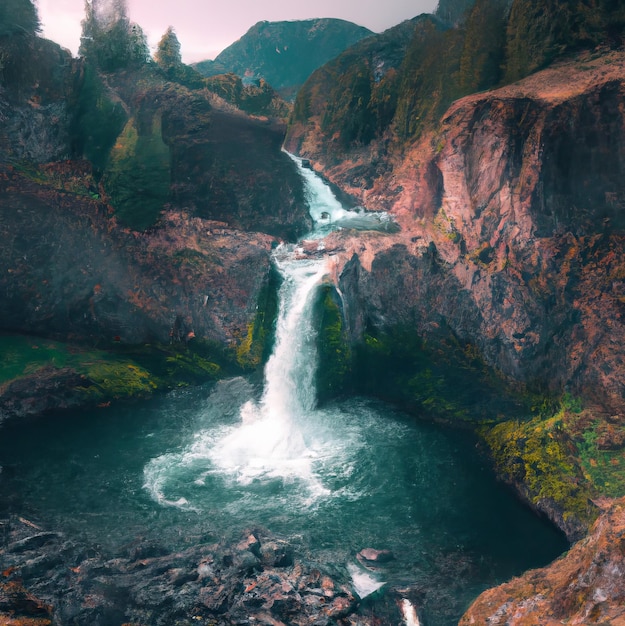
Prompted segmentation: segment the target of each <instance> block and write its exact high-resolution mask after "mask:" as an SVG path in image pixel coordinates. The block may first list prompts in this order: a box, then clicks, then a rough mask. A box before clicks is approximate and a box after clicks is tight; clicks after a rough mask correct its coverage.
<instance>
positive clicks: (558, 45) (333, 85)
mask: <svg viewBox="0 0 625 626" xmlns="http://www.w3.org/2000/svg"><path fill="white" fill-rule="evenodd" d="M402 28H405V27H404V26H402ZM410 30H411V32H410V35H411V37H410V40H409V41H408V42H404V41H403V39H402V38H403V30H402V29H400V27H399V26H398V27H395V28H393V29H389V31H387V32H386V33H382V34H381V35H376V36H374V37H370V38H368V39H365V40H363V41H361V42H359V43H357V44H356V45H354V46H353V47H352V48H351V49H349V50H347V51H346V52H344V53H343V54H342V55H340V56H339V57H337V58H336V59H334V60H333V61H331V62H330V63H328V64H327V65H326V66H324V67H322V68H320V69H319V70H317V71H316V72H315V73H314V74H313V75H312V76H311V77H310V79H309V80H308V81H307V82H306V83H305V84H304V86H303V87H302V89H301V90H300V92H299V94H298V96H297V99H296V101H295V106H294V112H293V115H292V117H291V127H294V126H297V125H299V126H300V127H301V128H300V129H299V132H302V130H303V128H305V127H306V125H307V122H308V119H309V118H310V117H313V118H317V119H318V121H319V125H320V127H321V131H322V133H323V135H324V143H325V150H326V151H327V153H330V154H332V155H333V156H335V157H336V158H340V156H341V155H342V154H345V153H346V152H349V150H351V149H353V148H359V147H361V146H362V145H367V144H368V143H370V142H371V141H374V140H386V139H389V138H390V139H392V140H394V145H396V146H398V147H401V146H402V145H403V144H404V143H406V142H409V141H412V140H414V139H416V138H418V137H420V136H421V135H422V134H423V133H424V132H426V131H428V130H432V129H433V128H435V127H436V124H437V123H438V122H439V120H440V119H441V116H442V115H443V114H444V112H445V111H446V110H447V109H448V107H449V106H450V104H451V103H452V102H453V101H454V100H456V99H458V98H460V97H462V96H465V95H468V94H471V93H474V92H476V91H482V90H486V89H491V88H493V87H499V86H502V85H504V84H508V83H510V82H514V81H516V80H519V79H521V78H523V77H525V76H527V75H528V74H530V73H532V72H534V71H536V70H538V69H542V68H543V67H545V66H546V65H548V64H549V63H551V62H552V61H554V60H556V59H558V58H562V57H563V56H565V55H567V54H570V53H572V52H577V51H580V50H582V49H592V48H595V47H596V46H599V45H604V46H605V45H610V46H615V47H616V46H619V45H621V44H622V42H623V36H624V33H625V7H624V6H623V3H619V2H615V1H614V0H575V1H573V0H571V1H567V2H562V1H560V0H548V1H547V2H537V1H536V0H513V1H512V2H510V1H509V0H448V1H447V2H441V3H440V4H439V8H438V10H437V12H436V15H435V16H421V17H419V18H416V19H415V20H413V22H412V24H411V29H410ZM393 40H394V41H393ZM314 132H318V131H317V130H316V128H315V131H314Z"/></svg>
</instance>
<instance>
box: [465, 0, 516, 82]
mask: <svg viewBox="0 0 625 626" xmlns="http://www.w3.org/2000/svg"><path fill="white" fill-rule="evenodd" d="M506 5H507V0H477V1H476V3H475V5H474V6H473V9H472V10H471V13H470V14H469V17H468V19H467V23H466V28H465V37H464V46H463V50H462V57H461V58H460V89H461V91H462V92H463V93H467V94H468V93H473V92H475V91H482V90H484V89H489V88H490V87H494V86H495V85H497V84H498V83H499V81H500V79H501V66H502V64H503V61H504V56H505V49H506V12H507V6H506Z"/></svg>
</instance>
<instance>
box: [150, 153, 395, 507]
mask: <svg viewBox="0 0 625 626" xmlns="http://www.w3.org/2000/svg"><path fill="white" fill-rule="evenodd" d="M289 156H291V158H292V159H293V160H294V161H295V162H296V163H297V164H298V165H299V167H300V173H301V175H302V178H303V180H304V184H305V191H306V194H307V200H308V204H309V210H310V215H311V217H312V218H313V222H314V228H313V231H312V232H311V233H309V234H308V235H307V236H306V238H305V239H307V240H309V241H310V240H319V244H318V249H319V250H323V242H322V241H321V238H322V237H324V236H325V235H327V234H328V233H329V232H331V231H332V230H335V229H337V228H340V227H341V226H345V225H351V224H352V223H353V225H354V227H356V228H359V227H360V228H362V227H363V224H365V225H366V226H368V227H371V228H376V227H377V226H379V225H380V223H382V222H381V219H380V216H379V215H367V214H365V213H362V212H357V211H347V210H345V209H344V208H343V206H342V205H341V203H340V202H339V201H338V200H337V199H336V197H335V196H334V194H333V193H332V191H331V189H330V188H329V186H328V185H327V184H326V183H324V182H323V181H322V180H321V179H320V178H319V177H318V176H317V175H316V174H315V173H314V172H313V171H312V170H309V169H306V168H303V167H302V166H301V161H300V160H299V159H297V158H296V157H294V156H292V155H289ZM384 218H385V216H382V221H383V220H384ZM274 261H275V264H276V267H277V268H278V270H279V271H280V273H281V275H282V278H283V284H282V286H281V289H280V293H279V301H280V306H279V313H278V320H277V325H276V340H275V346H274V350H273V354H272V355H271V357H270V358H269V360H268V362H267V364H266V367H265V385H264V392H263V395H262V397H261V399H260V400H259V401H255V400H248V401H246V402H244V403H243V404H242V406H241V409H240V422H239V424H237V425H236V426H235V427H229V428H226V429H221V430H215V429H214V428H213V429H207V430H203V431H200V432H199V433H196V434H195V440H194V442H193V443H192V444H191V445H190V446H189V447H188V448H187V449H186V450H185V451H183V452H182V453H173V454H166V455H163V456H161V457H158V458H157V459H153V461H152V462H151V463H150V464H148V466H147V467H146V468H145V478H146V481H145V486H146V488H147V489H148V490H149V491H150V493H151V494H152V496H153V497H154V498H155V499H156V500H158V501H159V502H160V503H162V504H165V505H169V506H177V507H180V508H194V504H193V503H191V502H189V501H188V500H187V498H185V497H167V496H166V495H165V491H166V487H167V485H168V484H170V483H171V482H172V476H173V475H175V474H178V475H179V474H180V473H181V472H182V471H183V470H185V469H186V470H189V472H193V471H194V472H196V476H197V473H198V470H199V469H200V468H202V466H204V469H203V470H202V471H200V472H199V477H196V478H194V479H193V482H194V483H195V484H197V485H202V484H203V481H204V480H205V478H207V477H208V476H209V475H210V474H217V475H220V476H222V477H224V478H227V479H230V480H234V481H235V482H236V483H237V484H239V485H250V484H252V483H255V482H258V481H261V482H263V481H272V480H276V479H278V480H282V481H283V482H284V483H290V484H292V483H294V482H298V483H300V484H301V486H302V487H303V489H304V491H305V493H302V496H303V503H305V504H306V505H307V506H309V505H310V504H311V503H312V502H314V501H315V500H316V499H317V498H319V497H322V496H325V495H328V494H329V493H330V492H329V490H328V489H326V488H325V487H324V486H323V484H322V482H321V480H320V479H319V478H318V476H317V474H316V472H315V464H317V466H318V465H320V464H323V463H324V462H327V461H328V460H329V459H330V457H333V456H334V455H335V454H337V452H338V450H339V449H340V448H341V446H340V444H339V445H337V443H336V442H335V441H333V440H331V439H328V437H324V434H323V433H322V429H320V428H319V427H318V426H316V425H315V420H314V416H313V414H314V405H315V395H316V390H315V384H314V383H315V381H314V378H315V369H316V365H317V355H316V347H315V332H316V331H315V329H314V328H313V320H312V307H313V303H314V293H315V290H316V288H317V286H318V285H319V284H320V283H321V282H322V280H323V277H324V275H325V274H326V272H327V264H328V257H327V256H325V255H319V256H317V255H316V256H315V257H314V258H311V257H306V256H305V255H302V254H301V250H299V249H298V246H297V245H293V244H282V245H280V246H279V247H278V248H277V249H276V250H275V252H274ZM345 465H346V466H348V464H345ZM345 471H348V469H345ZM178 480H179V476H178Z"/></svg>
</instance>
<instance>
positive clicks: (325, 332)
mask: <svg viewBox="0 0 625 626" xmlns="http://www.w3.org/2000/svg"><path fill="white" fill-rule="evenodd" d="M316 298H317V300H316V303H315V307H314V312H315V313H314V315H315V321H316V324H317V327H318V329H319V330H318V334H317V353H318V365H317V372H316V388H317V398H318V400H319V401H320V402H324V401H325V400H328V399H330V398H333V397H336V396H338V395H340V394H341V393H344V392H345V391H346V389H347V387H348V385H349V382H350V381H349V377H350V374H351V356H352V355H351V349H350V346H349V343H348V337H347V333H346V331H345V325H344V320H343V311H342V308H341V303H340V299H339V296H338V294H337V292H336V289H335V288H334V287H333V286H332V285H323V286H322V287H321V288H320V289H319V292H318V294H317V296H316Z"/></svg>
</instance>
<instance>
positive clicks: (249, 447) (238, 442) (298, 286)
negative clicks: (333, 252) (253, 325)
mask: <svg viewBox="0 0 625 626" xmlns="http://www.w3.org/2000/svg"><path fill="white" fill-rule="evenodd" d="M276 264H277V266H278V269H279V270H280V272H281V273H282V276H283V283H282V286H281V288H280V294H279V300H280V307H279V313H278V321H277V326H276V341H275V346H274V350H273V354H272V355H271V357H270V358H269V360H268V362H267V365H266V367H265V387H264V393H263V395H262V398H261V399H260V401H259V402H255V401H253V400H248V401H247V402H246V403H245V404H244V405H243V406H242V407H241V425H240V426H239V427H238V428H237V429H235V430H234V431H233V432H232V433H230V434H229V435H228V436H226V437H225V438H224V439H223V440H222V441H221V442H219V444H218V445H216V446H215V447H214V449H213V451H212V454H211V458H212V460H213V462H214V463H215V464H216V465H217V466H218V467H220V468H221V469H222V470H224V471H226V472H229V473H231V474H234V475H235V476H236V478H237V480H238V481H239V482H241V483H243V484H248V483H250V482H251V481H253V480H257V479H260V478H275V477H283V478H285V479H288V478H295V477H299V478H303V479H310V477H311V475H312V474H311V471H312V470H311V467H310V461H311V458H313V457H314V451H313V450H311V449H310V448H309V447H308V445H307V443H306V441H305V439H304V435H303V429H302V425H303V424H304V422H305V418H306V416H307V415H308V414H309V413H310V411H312V410H313V408H314V404H315V388H314V376H315V367H316V362H317V360H316V349H315V333H314V328H313V326H312V322H311V318H312V315H311V308H312V305H313V301H314V297H313V296H314V291H315V288H316V287H317V285H318V284H319V282H320V281H321V279H322V278H323V276H324V274H325V273H326V269H325V261H324V260H314V261H308V260H307V261H302V260H300V261H298V260H295V259H294V258H293V251H292V250H288V249H283V250H279V251H278V252H277V253H276Z"/></svg>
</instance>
